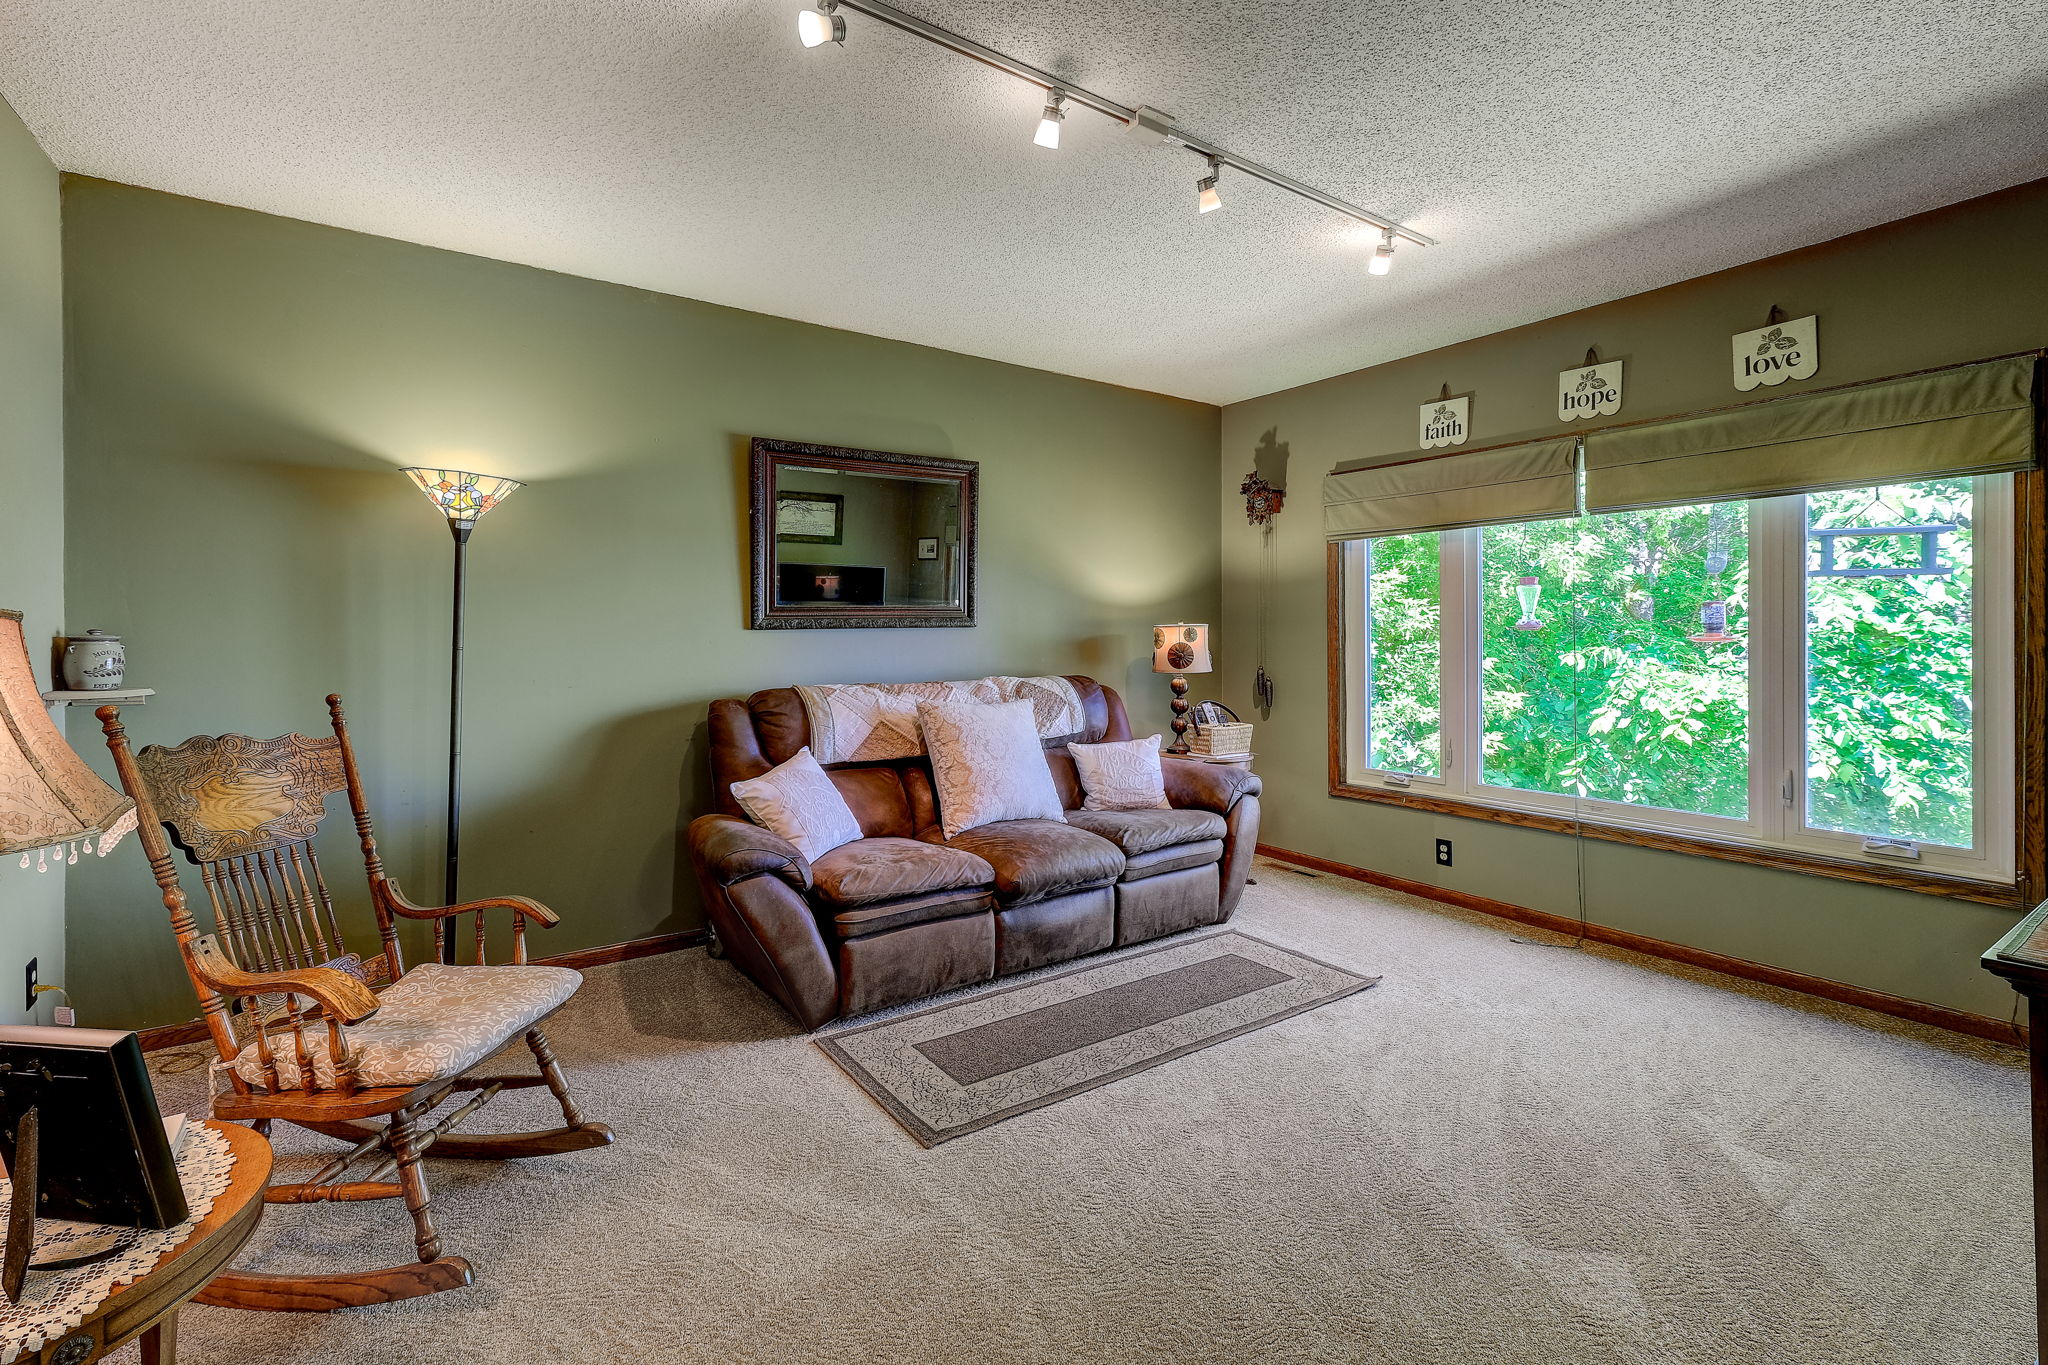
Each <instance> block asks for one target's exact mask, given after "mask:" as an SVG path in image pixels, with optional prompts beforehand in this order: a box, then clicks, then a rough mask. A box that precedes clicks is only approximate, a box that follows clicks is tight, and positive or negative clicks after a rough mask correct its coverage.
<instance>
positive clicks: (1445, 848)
mask: <svg viewBox="0 0 2048 1365" xmlns="http://www.w3.org/2000/svg"><path fill="white" fill-rule="evenodd" d="M1436 865H1437V866H1438V867H1449V866H1450V865H1451V841H1450V840H1449V839H1439V840H1437V841H1436Z"/></svg>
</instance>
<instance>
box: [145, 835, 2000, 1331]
mask: <svg viewBox="0 0 2048 1365" xmlns="http://www.w3.org/2000/svg"><path fill="white" fill-rule="evenodd" d="M1259 880H1260V885H1258V886H1256V887H1254V888H1252V889H1251V890H1250V891H1249V892H1248V894H1247V896H1246V899H1245V906H1244V910H1243V912H1242V913H1241V914H1240V916H1239V918H1238V920H1237V921H1235V927H1242V928H1244V929H1247V930H1249V931H1251V932H1253V933H1256V934H1257V935H1259V936H1260V937H1263V938H1266V939H1269V940H1271V941H1272V942H1274V943H1277V944H1281V945H1284V946H1289V947H1294V948H1297V949H1299V950H1301V951H1303V952H1306V953H1309V954H1312V955H1314V956H1317V957H1320V958H1323V959H1325V960H1327V961H1329V962H1332V963H1335V964H1337V965H1339V966H1344V967H1348V968H1350V969H1352V970H1354V971H1358V972H1361V973H1364V974H1368V975H1384V977H1385V980H1384V981H1383V982H1382V983H1381V984H1380V985H1379V986H1378V987H1377V988H1375V989H1374V990H1372V991H1369V992H1366V993H1364V994H1362V995H1356V996H1352V997H1349V998H1347V999H1344V1000H1339V1001H1336V1002H1334V1003H1332V1004H1329V1005H1326V1006H1323V1007H1321V1008H1319V1009H1314V1010H1310V1011H1308V1012H1306V1013H1303V1014H1299V1015H1296V1016H1295V1017H1293V1018H1291V1019H1286V1020H1283V1021H1281V1022H1279V1023H1276V1024H1273V1025H1272V1026H1270V1027H1266V1028H1262V1029H1258V1030H1255V1031H1254V1032H1251V1033H1248V1034H1245V1035H1244V1036H1242V1037H1239V1038H1235V1039H1232V1040H1231V1041H1229V1042H1226V1043H1222V1044H1219V1045H1217V1046H1215V1047H1211V1048H1208V1049H1206V1050H1204V1051H1201V1052H1198V1053H1195V1054H1193V1055H1191V1056H1188V1057H1183V1058H1181V1059H1179V1060H1177V1061H1174V1062H1171V1063H1168V1064H1166V1065H1164V1066H1160V1067H1156V1068H1154V1069H1152V1070H1149V1071H1145V1072H1141V1073H1140V1074H1137V1075H1134V1076H1131V1077H1128V1078H1127V1079H1124V1080H1120V1081H1118V1082H1116V1083H1115V1084H1113V1085H1109V1086H1106V1087H1104V1088H1102V1089H1098V1090H1092V1091H1089V1092H1087V1093H1085V1094H1081V1095H1077V1096H1075V1097H1073V1098H1071V1099H1067V1100H1063V1101H1061V1102H1060V1103H1058V1104H1054V1105H1051V1106H1049V1107H1047V1108H1045V1109H1041V1110H1038V1111H1036V1112H1033V1113H1029V1114H1024V1115H1022V1116H1020V1117H1018V1118H1015V1119H1012V1120H1010V1121H1008V1122H1005V1123H1002V1124H999V1125H997V1126H995V1127H993V1128H989V1129H986V1130H984V1131H982V1132H979V1133H974V1134H971V1135H969V1136H967V1137H963V1138H961V1139H959V1140H957V1141H954V1142H949V1143H947V1144H945V1145H944V1146H942V1147H938V1148H934V1149H931V1150H925V1149H923V1148H920V1147H919V1146H918V1145H917V1143H916V1142H914V1141H912V1140H911V1138H910V1137H909V1136H908V1135H907V1134H905V1133H904V1132H902V1131H901V1130H900V1129H899V1128H898V1127H897V1126H896V1124H895V1123H894V1122H893V1121H891V1119H890V1118H889V1116H888V1115H887V1114H885V1113H883V1112H882V1110H881V1109H880V1108H878V1107H877V1106H876V1105H875V1103H874V1102H873V1101H872V1100H870V1099H869V1098H868V1097H867V1096H866V1095H865V1094H863V1093H862V1092H861V1090H860V1088H859V1087H858V1086H856V1085H855V1084H854V1083H853V1082H852V1081H851V1080H850V1079H848V1078H847V1077H846V1076H845V1075H844V1074H842V1073H841V1072H840V1070H839V1069H838V1068H837V1067H836V1066H834V1065H833V1064H832V1062H831V1060H830V1059H829V1058H827V1057H826V1056H825V1055H824V1054H823V1053H822V1052H820V1051H819V1050H818V1049H817V1048H816V1047H813V1046H812V1045H811V1044H810V1043H809V1042H808V1041H806V1040H805V1039H804V1038H803V1037H802V1036H801V1035H799V1034H798V1033H796V1032H795V1031H794V1030H793V1029H792V1028H791V1026H790V1025H789V1024H788V1023H787V1022H786V1021H785V1020H784V1018H783V1017H782V1015H781V1014H780V1013H779V1012H777V1011H776V1010H775V1009H774V1008H773V1007H772V1006H770V1005H769V1004H768V1002H767V1001H766V1000H765V999H763V998H762V997H761V996H760V995H759V994H758V993H756V992H755V991H754V990H753V988H752V987H751V986H750V985H748V984H747V983H746V982H745V981H744V980H743V979H742V978H741V977H740V976H739V975H738V973H737V972H735V971H734V970H733V969H732V968H731V967H730V966H728V965H727V964H725V963H722V962H713V961H710V960H709V959H707V958H706V957H705V955H704V954H703V953H702V952H701V951H698V952H690V953H682V954H674V955H670V956H666V957H658V958H648V959H643V960H641V961H637V962H631V963H627V964H624V965H622V966H619V967H610V968H604V969H600V970H597V971H593V972H591V973H590V974H589V984H588V985H587V986H586V987H585V988H584V990H583V992H582V994H581V995H580V996H579V997H578V999H577V1000H576V1001H575V1002H574V1003H572V1004H571V1006H570V1007H569V1009H568V1010H567V1011H566V1012H565V1013H564V1015H563V1016H561V1018H560V1019H559V1021H558V1025H557V1027H556V1028H555V1030H554V1036H555V1041H556V1046H557V1049H558V1050H559V1051H560V1052H561V1054H562V1055H563V1058H564V1060H565V1061H566V1062H567V1063H568V1064H569V1066H570V1067H571V1074H572V1077H574V1078H575V1079H577V1080H578V1081H580V1085H581V1090H582V1094H583V1097H584V1100H585V1103H586V1107H587V1108H588V1110H589V1111H590V1112H591V1113H592V1115H593V1116H595V1117H598V1118H602V1119H604V1120H606V1121H608V1122H610V1123H611V1124H612V1125H613V1126H614V1127H615V1128H616V1129H617V1130H618V1132H619V1134H620V1142H619V1144H618V1145H617V1146H616V1147H614V1148H612V1149H610V1150H608V1151H604V1152H596V1153H584V1154H580V1155H577V1156H570V1157H562V1158H551V1159H547V1160H544V1161H534V1162H525V1163H510V1164H507V1165H503V1166H485V1165H478V1164H470V1163H458V1162H432V1163H431V1168H432V1175H433V1177H434V1179H435V1180H436V1181H437V1182H438V1188H437V1199H436V1212H437V1213H438V1214H439V1216H440V1224H441V1229H442V1233H443V1236H444V1238H445V1239H446V1243H447V1246H448V1248H449V1249H450V1250H451V1251H456V1252H460V1253H462V1254H465V1255H467V1256H469V1257H470V1258H471V1259H472V1260H473V1261H474V1263H475V1264H476V1266H477V1268H478V1271H479V1283H478V1284H477V1286H476V1287H475V1288H473V1289H470V1290H467V1291H463V1292H459V1293H454V1294H447V1295H442V1296H440V1297H438V1298H432V1299H425V1300H418V1301H415V1302H413V1303H409V1304H398V1305H390V1306H386V1307H383V1308H376V1309H359V1310H354V1311H351V1312H346V1313H339V1314H335V1315H332V1316H327V1317H311V1316H305V1317H297V1316H282V1315H276V1316H273V1315H265V1314H244V1313H235V1312H231V1311H228V1310H224V1309H215V1308H195V1309H191V1310H188V1312H187V1313H186V1315H185V1318H184V1324H183V1338H184V1339H183V1342H182V1343H181V1345H182V1346H183V1353H182V1356H181V1358H182V1359H183V1360H185V1361H186V1362H188V1365H202V1363H203V1362H211V1361H235V1362H238V1365H267V1363H268V1362H282V1361H295V1362H320V1363H321V1365H405V1363H407V1362H436V1365H440V1363H441V1362H454V1361H498V1360H503V1361H519V1362H532V1361H543V1360H549V1361H553V1360H561V1361H576V1362H593V1365H594V1363H595V1362H605V1363H606V1365H612V1363H613V1362H657V1361H709V1362H760V1363H761V1365H770V1363H771V1362H772V1363H773V1365H785V1363H791V1365H794V1363H796V1362H802V1363H803V1365H811V1363H812V1362H818V1363H820V1365H825V1363H828V1362H831V1363H836V1362H848V1365H853V1363H854V1362H861V1363H862V1365H867V1363H869V1362H872V1365H942V1363H943V1365H951V1363H952V1362H963V1363H964V1362H976V1363H977V1365H979V1363H982V1362H988V1363H990V1365H998V1363H1003V1365H1006V1363H1008V1362H1031V1363H1032V1365H1039V1363H1041V1362H1045V1363H1048V1365H1049V1363H1050V1362H1083V1361H1085V1362H1097V1361H1100V1362H1115V1363H1117V1365H1122V1363H1123V1362H1266V1361H1271V1362H1289V1363H1290V1365H1291V1363H1292V1362H1309V1361H1316V1362H1344V1363H1345V1365H1356V1363H1360V1362H1387V1363H1388V1365H1439V1363H1440V1365H1520V1363H1521V1362H1530V1363H1531V1365H1609V1363H1610V1362H1629V1363H1630V1365H1694V1363H1695V1362H1697V1365H1749V1363H1751V1362H1755V1363H1756V1365H1764V1363H1765V1362H1769V1363H1770V1365H1786V1363H1787V1362H1826V1363H1827V1365H1894V1363H1895V1362H1912V1363H1913V1365H1920V1363H1921V1362H1957V1363H1958V1365H1961V1363H1962V1362H1968V1363H1969V1365H2007V1363H2008V1362H2022V1361H2029V1360H2031V1359H2032V1351H2031V1349H2030V1346H2029V1344H2028V1343H2027V1340H2026V1338H2027V1335H2028V1320H2029V1313H2030V1305H2031V1291H2030V1275H2031V1268H2032V1261H2031V1256H2030V1250H2029V1247H2030V1243H2029V1237H2028V1226H2027V1221H2026V1218H2025V1216H2024V1213H2023V1211H2022V1209H2021V1207H2020V1203H2019V1199H2020V1197H2021V1195H2022V1193H2023V1190H2024V1186H2023V1184H2022V1183H2021V1182H2022V1179H2023V1174H2022V1173H2023V1172H2024V1170H2025V1165H2026V1157H2027V1149H2026V1144H2025V1141H2024V1100H2025V1077H2024V1074H2023V1072H2022V1071H2021V1070H2019V1069H2018V1068H2017V1067H2016V1066H2015V1064H2014V1061H2013V1055H2012V1054H2009V1053H2006V1052H2004V1051H2003V1050H2001V1049H1997V1048H1993V1047H1989V1046H1984V1045H1978V1044H1973V1043H1969V1042H1966V1041H1962V1040H1957V1039H1955V1038H1952V1037H1951V1036H1949V1035H1945V1034H1939V1033H1936V1032H1934V1031H1931V1030H1923V1029H1919V1028H1916V1027H1913V1026H1910V1025H1902V1024H1896V1023H1894V1022H1892V1021H1888V1020H1882V1019H1879V1018H1877V1017H1876V1016H1870V1015H1864V1014H1860V1013H1858V1012H1855V1011H1850V1010H1844V1009H1839V1008H1836V1007H1832V1006H1825V1007H1824V1006H1820V1005H1817V1004H1815V1003H1813V1002H1809V1001H1806V1000H1804V999H1803V998H1800V997H1793V996H1789V995H1783V994H1780V993H1777V992H1773V991H1770V990H1768V989H1765V988H1754V987H1747V986H1739V984H1738V983H1727V982H1725V981H1723V980H1722V979H1721V978H1710V977H1706V976H1704V975H1698V974H1692V973H1684V972H1679V973H1674V972H1673V971H1670V970H1666V969H1664V968H1661V967H1655V966H1652V965H1650V964H1648V963H1647V962H1646V961H1645V960H1643V959H1636V958H1632V957H1629V956H1627V955H1624V954H1619V953H1615V952H1612V951H1610V950H1605V949H1595V950H1592V951H1574V950H1567V949H1560V948H1556V947H1543V946H1533V945H1525V944H1518V943H1515V942H1513V941H1512V940H1511V939H1510V937H1509V935H1508V933H1507V932H1505V931H1504V930H1503V929H1502V928H1501V927H1500V926H1499V925H1498V924H1497V922H1495V921H1490V920H1484V919H1483V918H1482V917H1478V916H1467V915H1464V914H1463V913H1462V912H1458V911H1450V910H1445V909H1443V908H1441V907H1436V906H1433V905H1430V904H1429V903H1425V902H1420V901H1414V900H1410V899H1408V898H1406V897H1401V896H1397V895H1392V894H1388V893H1380V892H1374V891H1371V890H1369V889H1368V888H1364V887H1359V886H1356V885H1354V884H1351V883H1346V882H1339V881H1335V880H1331V879H1328V878H1323V879H1311V878H1307V877H1303V876H1301V875H1299V874H1296V873H1292V872H1288V871H1282V870H1279V869H1278V868H1275V867H1272V866H1263V867H1262V871H1261V873H1260V876H1259ZM1530 936H1532V937H1540V936H1539V935H1530ZM1716 983H1719V984H1718V985H1717V984H1716ZM1724 987H1725V988H1724ZM163 1056H166V1057H168V1056H171V1054H163ZM179 1064H180V1063H179V1062H178V1061H177V1060H175V1059H174V1060H172V1061H171V1062H170V1065H172V1066H176V1065H179ZM194 1076H195V1073H193V1072H190V1071H185V1072H181V1073H178V1074H173V1075H165V1076H162V1077H160V1078H159V1085H160V1087H161V1088H162V1090H163V1093H164V1096H165V1098H166V1100H171V1099H174V1098H177V1097H179V1096H181V1095H190V1094H192V1093H193V1090H192V1085H193V1079H194ZM530 1105H532V1107H528V1106H530ZM523 1114H532V1115H533V1116H534V1117H535V1118H536V1119H540V1118H542V1117H543V1116H542V1114H541V1111H540V1110H539V1109H538V1107H537V1105H534V1104H533V1097H532V1096H531V1095H530V1094H521V1095H517V1096H512V1097H508V1098H507V1099H505V1100H502V1101H500V1102H499V1103H498V1104H497V1105H495V1106H493V1108H492V1109H491V1110H489V1111H487V1113H486V1117H494V1118H497V1119H499V1120H506V1119H514V1120H517V1119H520V1116H521V1115H523ZM500 1126H512V1125H511V1124H509V1123H507V1124H501V1125H500ZM522 1126H523V1121H522ZM279 1132H280V1134H281V1145H282V1146H284V1147H285V1148H287V1149H289V1150H295V1151H306V1152H310V1151H314V1150H321V1149H324V1148H326V1144H325V1143H324V1141H322V1140H320V1139H315V1138H312V1137H310V1136H309V1135H306V1134H302V1133H297V1132H295V1131H294V1130H289V1129H284V1128H280V1130H279ZM257 1245H258V1247H259V1250H258V1252H257V1254H256V1256H255V1257H254V1259H253V1263H254V1264H256V1265H259V1266H262V1267H265V1268H281V1267H285V1266H290V1265H302V1266H303V1265H314V1264H319V1265H321V1266H322V1267H323V1268H324V1267H325V1266H327V1265H329V1264H335V1263H340V1262H347V1263H353V1264H357V1265H369V1264H374V1263H377V1262H378V1261H379V1260H380V1259H381V1260H392V1259H397V1258H398V1257H399V1256H400V1255H401V1254H402V1253H403V1252H404V1251H405V1250H406V1249H407V1248H408V1247H409V1246H410V1234H409V1230H408V1227H407V1225H406V1222H405V1219H404V1216H403V1211H402V1210H400V1209H399V1208H397V1207H396V1206H395V1205H388V1204H387V1205H367V1206H358V1207H354V1208H319V1207H316V1208H303V1209H300V1208H278V1209H273V1210H272V1211H271V1212H270V1214H269V1215H268V1216H267V1220H266V1225H265V1227H264V1228H263V1229H261V1230H260V1231H259V1233H258V1243H257Z"/></svg>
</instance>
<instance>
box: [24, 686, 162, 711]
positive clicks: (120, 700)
mask: <svg viewBox="0 0 2048 1365" xmlns="http://www.w3.org/2000/svg"><path fill="white" fill-rule="evenodd" d="M155 695H156V689H155V688H154V687H113V688H108V689H107V690H106V691H104V692H45V693H43V700H44V701H46V702H48V703H49V704H50V705H52V706H105V705H106V704H107V703H109V702H114V703H116V704H119V705H124V706H125V705H127V704H129V703H131V702H133V703H135V704H137V705H140V704H141V703H143V702H146V701H148V700H149V699H150V698H151V697H153V696H155Z"/></svg>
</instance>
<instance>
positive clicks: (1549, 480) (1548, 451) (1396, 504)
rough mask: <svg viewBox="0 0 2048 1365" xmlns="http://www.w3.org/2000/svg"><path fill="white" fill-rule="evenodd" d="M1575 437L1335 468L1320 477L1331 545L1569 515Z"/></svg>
mask: <svg viewBox="0 0 2048 1365" xmlns="http://www.w3.org/2000/svg"><path fill="white" fill-rule="evenodd" d="M1578 445H1579V438H1578V437H1576V436H1559V437H1552V438H1551V439H1549V440H1543V441H1528V442H1524V443H1523V444H1521V445H1512V446H1496V447H1494V448H1493V449H1491V450H1473V451H1459V452H1457V453H1454V454H1448V455H1440V454H1436V453H1434V452H1431V453H1423V452H1419V451H1410V452H1407V453H1404V454H1399V455H1385V456H1377V457H1374V458H1372V459H1367V460H1353V461H1350V462H1349V463H1346V464H1340V465H1338V466H1337V467H1336V468H1335V469H1333V470H1331V471H1330V473H1329V474H1328V475H1326V476H1325V477H1324V479H1323V534H1324V536H1325V537H1326V538H1327V539H1329V540H1364V539H1366V538H1367V537H1370V536H1398V535H1407V534H1409V533H1411V532H1415V531H1443V530H1448V529H1450V528H1452V527H1455V526H1490V525H1495V524H1498V523H1501V522H1516V521H1542V520H1544V519H1545V518H1547V517H1568V516H1571V515H1572V514H1573V513H1574V512H1575V511H1577V510H1578Z"/></svg>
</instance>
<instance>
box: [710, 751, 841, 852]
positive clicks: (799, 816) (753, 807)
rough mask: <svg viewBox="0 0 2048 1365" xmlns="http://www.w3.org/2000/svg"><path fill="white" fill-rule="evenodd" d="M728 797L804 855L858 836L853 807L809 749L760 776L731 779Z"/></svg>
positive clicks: (748, 814)
mask: <svg viewBox="0 0 2048 1365" xmlns="http://www.w3.org/2000/svg"><path fill="white" fill-rule="evenodd" d="M732 796H733V800H735V801H737V802H739V803H740V809H741V810H744V811H745V812H746V813H747V818H748V819H749V820H752V821H753V822H754V823H755V824H757V825H759V826H761V827H762V828H763V829H766V830H770V831H772V832H774V833H775V834H778V835H780V836H781V837H782V838H784V839H786V840H787V841H788V842H789V843H790V844H792V845H794V846H795V848H796V851H797V852H799V853H801V854H803V855H804V857H806V858H816V857H817V856H818V855H819V854H821V853H824V852H827V851H829V850H831V849H835V848H838V847H839V846H840V845H841V844H850V843H852V842H853V841H854V840H856V839H858V838H860V837H861V827H860V821H859V820H856V819H855V818H854V815H853V808H852V807H851V806H849V805H847V804H846V798H845V797H843V796H841V795H840V794H839V788H837V787H835V786H834V785H832V779H831V778H830V777H827V776H826V775H825V770H824V769H823V768H821V767H819V766H818V760H817V759H815V758H812V757H811V751H810V750H809V749H798V750H797V751H796V755H795V757H793V758H791V759H790V760H789V761H788V762H786V763H778V764H776V765H775V766H774V767H772V768H770V769H769V770H768V771H767V772H765V773H762V774H761V775H760V776H759V777H753V778H749V779H747V780H746V781H744V782H735V783H733V784H732Z"/></svg>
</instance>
